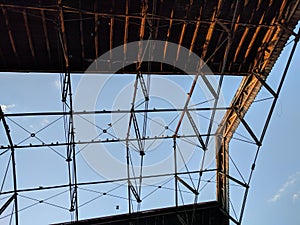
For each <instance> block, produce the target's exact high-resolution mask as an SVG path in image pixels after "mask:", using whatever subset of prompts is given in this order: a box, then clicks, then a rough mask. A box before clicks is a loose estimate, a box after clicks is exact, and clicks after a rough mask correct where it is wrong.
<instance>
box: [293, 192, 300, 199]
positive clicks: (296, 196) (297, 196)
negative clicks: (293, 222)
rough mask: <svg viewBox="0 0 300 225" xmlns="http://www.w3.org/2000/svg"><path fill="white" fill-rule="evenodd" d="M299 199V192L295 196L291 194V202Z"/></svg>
mask: <svg viewBox="0 0 300 225" xmlns="http://www.w3.org/2000/svg"><path fill="white" fill-rule="evenodd" d="M299 198H300V191H299V192H297V193H295V194H293V200H294V201H296V200H298V199H299Z"/></svg>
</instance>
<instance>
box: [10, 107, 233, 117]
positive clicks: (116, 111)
mask: <svg viewBox="0 0 300 225" xmlns="http://www.w3.org/2000/svg"><path fill="white" fill-rule="evenodd" d="M228 109H231V107H218V108H212V107H203V108H188V109H161V108H153V109H135V110H127V109H125V110H124V109H117V110H106V109H103V110H97V111H81V112H79V111H77V112H73V115H91V114H124V113H145V112H147V113H164V112H182V111H210V110H218V111H225V110H228ZM70 114H71V112H61V111H57V112H32V113H31V112H28V113H26V112H24V113H6V114H4V116H5V117H19V116H65V115H70Z"/></svg>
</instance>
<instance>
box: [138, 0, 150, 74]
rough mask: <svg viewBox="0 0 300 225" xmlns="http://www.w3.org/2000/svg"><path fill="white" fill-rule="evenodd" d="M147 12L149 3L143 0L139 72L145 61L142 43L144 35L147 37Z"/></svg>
mask: <svg viewBox="0 0 300 225" xmlns="http://www.w3.org/2000/svg"><path fill="white" fill-rule="evenodd" d="M147 10H148V1H147V0H143V1H142V19H141V26H140V34H139V38H140V42H139V53H138V67H137V69H138V70H139V68H140V67H141V64H142V61H143V59H142V55H143V44H142V42H141V41H142V40H143V39H144V35H145V27H146V20H147Z"/></svg>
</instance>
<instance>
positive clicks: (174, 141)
mask: <svg viewBox="0 0 300 225" xmlns="http://www.w3.org/2000/svg"><path fill="white" fill-rule="evenodd" d="M176 145H177V143H176V136H174V137H173V150H174V178H175V180H174V182H175V184H174V185H175V205H176V207H178V179H177V177H178V174H177V152H176V151H177V148H176Z"/></svg>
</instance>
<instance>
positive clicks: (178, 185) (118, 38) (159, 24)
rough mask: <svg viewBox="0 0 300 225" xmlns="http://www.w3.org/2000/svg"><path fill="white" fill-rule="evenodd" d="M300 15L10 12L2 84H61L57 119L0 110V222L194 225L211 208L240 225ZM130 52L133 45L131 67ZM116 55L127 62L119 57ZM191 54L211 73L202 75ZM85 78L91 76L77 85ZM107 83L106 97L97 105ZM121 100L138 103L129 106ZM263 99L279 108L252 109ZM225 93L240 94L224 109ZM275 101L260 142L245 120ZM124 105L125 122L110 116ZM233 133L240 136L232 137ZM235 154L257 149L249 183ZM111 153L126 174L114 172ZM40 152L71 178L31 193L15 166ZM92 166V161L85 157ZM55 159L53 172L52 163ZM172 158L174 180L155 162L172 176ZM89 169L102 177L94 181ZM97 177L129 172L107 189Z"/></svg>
mask: <svg viewBox="0 0 300 225" xmlns="http://www.w3.org/2000/svg"><path fill="white" fill-rule="evenodd" d="M299 3H300V1H298V0H294V1H275V0H274V1H242V0H240V1H239V0H237V1H189V2H186V1H181V0H177V1H130V0H126V1H117V0H115V1H110V2H109V3H108V2H106V3H104V2H103V1H101V2H100V1H93V0H89V1H61V0H58V1H54V0H50V1H45V2H42V1H38V0H35V1H2V2H1V4H0V5H1V10H2V11H1V12H0V17H1V19H0V33H1V35H0V40H1V41H0V59H1V60H0V70H1V71H2V72H5V73H4V74H3V75H5V76H14V75H13V74H9V73H11V72H28V71H30V72H51V73H53V74H52V75H51V76H53V77H55V79H56V78H57V77H58V78H59V79H60V87H61V89H60V91H61V93H60V100H61V101H62V103H61V108H62V110H56V108H55V109H54V110H50V111H34V112H14V113H10V112H7V111H4V110H3V109H1V108H0V109H1V111H0V119H1V123H2V125H3V126H2V127H3V129H2V131H1V132H2V133H1V134H3V136H5V137H6V139H4V138H3V137H1V139H0V141H1V142H0V150H1V152H0V159H1V162H4V163H3V165H5V166H4V167H3V168H2V167H1V169H3V170H2V171H3V172H1V181H2V182H1V183H2V185H1V190H0V196H1V199H0V203H1V208H0V221H1V220H2V221H4V222H8V223H10V224H13V223H14V224H23V223H27V222H28V221H25V220H24V222H23V220H22V219H23V218H24V217H27V218H28V215H30V214H26V210H27V209H31V208H39V209H38V210H37V211H34V212H35V213H41V215H43V216H45V215H47V213H45V211H43V210H42V209H41V208H42V207H41V206H48V207H50V208H52V207H55V208H58V209H59V210H61V211H62V212H64V213H63V215H62V216H60V214H59V213H57V214H55V212H53V216H55V217H56V215H57V217H56V218H55V219H54V220H51V221H50V220H47V222H59V220H64V221H68V220H69V221H70V223H71V222H74V221H78V220H81V219H87V218H89V217H91V216H93V217H95V216H97V217H98V216H104V215H107V214H114V213H115V211H114V210H111V209H105V207H106V208H109V207H108V206H109V205H110V204H116V205H117V206H116V210H118V212H120V213H127V214H128V215H134V213H137V212H140V211H143V210H148V209H153V208H154V209H157V208H161V207H166V206H174V207H175V209H179V208H180V207H182V206H184V205H193V206H192V210H191V211H189V212H188V213H186V214H184V213H182V214H180V213H178V214H177V217H176V221H177V222H176V223H178V224H195V223H196V222H197V216H196V214H197V213H196V212H198V211H197V207H198V205H199V204H200V203H203V202H208V201H213V202H216V204H217V206H218V209H220V210H221V211H222V213H223V216H225V218H226V219H225V220H222V219H221V220H219V221H218V222H216V223H218V224H220V223H222V224H228V223H229V221H231V222H233V223H235V224H241V223H242V218H243V214H244V210H245V206H246V200H247V195H248V190H249V185H250V181H251V178H252V174H253V171H254V168H255V164H256V161H257V156H258V153H259V151H260V149H261V146H262V142H263V139H264V137H265V134H266V131H267V128H268V125H269V123H270V120H271V117H272V114H273V111H274V108H275V105H276V102H277V100H278V96H279V94H280V91H281V89H282V85H283V82H284V80H285V78H286V75H287V73H288V68H289V66H290V64H291V61H292V57H293V55H294V52H295V49H296V46H297V43H298V41H299V32H298V33H295V32H294V31H293V29H294V28H295V26H296V24H297V22H298V20H299V18H300V4H299ZM290 36H293V41H292V42H293V47H292V50H291V53H290V56H289V58H288V61H287V63H286V66H285V69H284V70H283V71H282V75H281V76H279V75H278V78H277V79H278V80H279V82H278V87H277V88H273V87H271V85H269V84H268V82H267V77H268V75H269V74H270V72H271V69H272V68H273V66H274V64H275V62H276V60H277V59H278V57H279V55H280V53H281V51H282V50H283V48H284V47H285V46H286V45H288V44H290V43H292V42H289V43H287V42H288V39H289V37H290ZM135 41H139V42H135ZM130 43H136V45H135V49H136V50H137V51H136V52H134V54H133V53H132V51H131V47H130ZM160 44H162V46H160ZM175 44H176V45H175ZM120 46H121V47H120ZM174 46H176V48H174ZM116 47H119V50H120V49H121V52H120V51H118V54H115V53H116V51H115V49H116ZM183 47H185V48H183ZM185 50H186V51H187V52H188V53H189V54H188V55H185V54H184V51H185ZM193 54H194V57H195V56H197V57H199V59H201V60H203V61H200V60H199V61H198V62H197V63H195V61H193V60H194V59H193V57H192V56H193ZM157 55H161V56H162V60H160V61H158V60H157V59H156V57H157ZM99 57H100V60H96V59H99ZM197 59H198V58H197ZM94 60H96V61H94ZM92 62H94V63H93V64H92ZM170 62H172V63H170ZM193 63H194V64H195V65H194V64H193ZM204 63H205V64H204ZM116 64H117V67H116V66H115V65H116ZM191 64H192V65H194V66H192V67H189V65H191ZM206 65H207V66H208V67H207V66H206ZM114 68H119V69H118V70H114ZM185 68H189V69H188V70H187V71H184V69H185ZM191 68H192V69H191ZM84 71H87V74H88V75H85V76H82V75H79V74H81V73H83V72H84ZM111 73H114V74H113V75H111ZM24 76H26V75H24ZM34 76H46V75H45V74H36V75H34ZM78 77H80V78H81V80H80V81H79V82H78ZM85 77H89V78H85ZM93 77H94V78H95V77H98V78H97V79H99V80H97V79H95V80H93V79H94V78H93ZM107 77H109V79H111V80H109V79H108V78H107ZM212 77H213V79H215V80H212ZM84 79H91V81H90V82H89V83H88V85H90V86H84V87H85V88H84V90H85V91H84V92H86V93H82V92H80V85H82V84H84V82H85V81H84ZM232 79H237V82H240V84H239V86H238V88H237V89H235V88H233V87H232V86H231V85H228V82H229V83H230V82H231V80H232ZM123 80H126V81H124V82H123ZM101 82H102V83H101ZM118 82H120V83H118ZM122 82H123V83H122ZM103 83H105V84H107V86H101V88H102V89H101V88H100V89H101V91H102V92H99V85H102V84H103ZM226 83H227V86H226ZM162 84H163V85H165V86H162ZM167 84H171V85H170V86H168V85H167ZM97 85H98V86H97ZM114 85H115V86H114ZM74 86H76V88H74ZM126 88H127V89H130V92H129V93H130V95H128V94H125V95H124V96H122V95H123V93H125V92H124V90H125V91H126ZM164 88H166V90H162V89H164ZM202 88H204V89H205V90H206V92H205V91H204V90H203V89H202ZM261 89H263V90H266V91H267V92H268V95H270V96H271V97H267V98H264V99H256V98H257V96H258V95H259V91H260V90H261ZM157 90H161V92H158V91H157ZM97 91H98V92H99V93H94V92H97ZM224 92H232V93H233V95H232V96H231V97H232V100H231V99H230V100H231V102H230V103H229V104H228V103H227V105H226V104H225V103H224V102H223V101H222V98H223V93H224ZM87 93H88V94H87ZM103 93H105V94H103ZM127 93H128V92H127ZM157 93H160V95H159V94H157ZM37 94H38V93H37ZM80 94H83V96H84V97H85V98H83V99H84V100H82V99H81V95H80ZM95 94H98V95H99V96H100V97H99V96H98V97H99V99H100V100H99V101H98V100H97V99H96V100H95V103H94V105H92V106H93V107H94V108H89V107H87V108H85V107H84V106H85V105H86V106H87V105H88V104H85V101H86V102H89V101H92V100H93V99H92V97H90V96H93V95H95ZM172 96H175V98H176V97H178V96H180V97H178V98H177V99H175V100H174V99H173V98H172ZM114 97H115V98H114ZM159 98H160V99H159ZM78 99H79V100H78ZM162 99H165V100H162ZM170 99H172V100H170ZM267 100H269V101H270V102H271V103H270V107H269V108H268V109H266V108H264V111H265V113H266V117H265V120H264V122H263V123H262V126H261V132H259V135H258V133H257V131H255V130H254V129H252V128H251V125H252V124H251V123H250V122H249V121H247V118H246V112H247V111H248V110H249V108H250V106H251V104H252V103H253V102H255V101H267ZM45 101H47V100H45ZM116 101H119V105H120V106H121V107H123V108H116V106H117V107H119V105H116V104H115V102H116ZM166 101H167V103H166ZM168 101H169V102H168ZM82 102H84V104H83V103H82ZM172 104H173V105H172ZM174 105H175V106H174ZM88 106H89V105H88ZM176 106H178V107H176ZM253 107H255V106H253ZM220 116H221V117H220ZM32 118H35V119H39V118H47V119H49V120H50V121H51V122H49V121H48V122H47V124H44V125H43V126H42V127H40V128H39V129H37V130H36V131H32V130H33V128H30V125H29V124H27V122H26V120H28V119H32ZM157 118H161V119H157ZM218 118H221V119H220V120H218ZM161 120H162V121H163V122H162V121H161ZM82 124H84V125H82ZM120 124H121V125H120ZM151 126H154V127H155V126H156V128H155V129H154V130H153V129H152V128H151ZM239 127H243V130H244V132H243V134H240V133H239V132H237V129H238V128H239ZM51 129H52V130H51ZM151 129H152V130H151ZM91 130H92V131H95V133H91V132H90V131H91ZM21 131H22V132H23V133H22V132H21ZM43 132H46V134H44V135H43V134H42V133H43ZM185 132H187V133H185ZM93 134H96V135H94V136H93ZM82 138H83V139H82ZM15 140H17V142H16V141H15ZM232 140H238V141H240V142H243V143H248V144H249V145H250V146H253V147H254V148H255V152H254V161H253V162H252V161H251V159H249V165H250V168H251V170H250V172H249V173H248V174H244V173H243V172H241V171H240V169H239V168H238V166H237V162H236V161H237V160H238V159H235V158H234V154H232V153H231V151H230V143H231V141H232ZM153 146H154V147H153ZM212 148H213V150H212ZM97 149H98V150H97ZM104 151H106V152H109V153H110V154H111V155H112V156H113V157H115V158H117V160H119V162H121V164H122V165H123V167H118V166H117V164H112V165H110V164H106V158H105V157H106V156H105V154H104ZM33 152H42V153H41V154H47V155H44V157H49V162H46V161H45V162H44V163H45V165H46V164H47V163H49V164H50V165H51V166H52V167H53V165H55V166H54V167H56V166H57V167H58V168H63V167H64V168H65V170H64V173H63V174H60V173H59V174H51V172H52V171H57V170H56V168H53V170H48V171H47V170H44V169H41V171H44V172H41V173H43V176H49V177H48V178H47V179H46V180H48V181H49V184H47V185H43V184H40V185H38V186H34V185H36V183H35V182H33V183H34V185H30V182H29V184H28V183H27V181H26V179H29V180H31V179H32V180H35V178H34V177H30V175H28V174H27V177H26V178H25V180H24V179H21V177H20V175H19V174H26V173H25V172H23V171H22V170H24V171H25V170H26V169H25V168H20V167H19V166H18V165H19V161H18V160H17V159H18V158H19V160H21V159H22V160H23V157H25V155H26V154H27V155H28V156H29V157H33V155H34V153H33ZM44 152H47V153H44ZM89 152H93V154H92V158H91V156H88V155H85V154H88V153H89ZM212 152H213V157H212V158H209V157H211V156H210V154H211V153H212ZM53 153H54V155H55V156H56V157H57V158H55V159H53V157H52V156H51V154H53ZM82 154H83V156H82ZM98 154H100V157H99V155H98ZM101 154H103V155H101ZM93 156H94V157H95V158H94V159H93ZM89 157H90V158H89ZM97 157H98V158H99V160H100V161H99V162H98V161H97V160H98V158H97ZM50 158H51V160H53V161H51V160H50ZM84 158H85V159H84ZM166 158H167V159H168V158H170V160H171V161H170V162H172V163H171V164H170V163H165V164H166V170H163V169H161V170H155V169H153V168H155V166H157V165H159V164H158V163H157V162H155V161H162V165H161V168H164V167H163V164H164V160H165V159H166ZM207 158H208V159H207ZM94 160H95V162H94ZM207 160H209V161H207ZM86 161H87V162H88V163H90V166H91V167H93V169H94V170H95V171H97V172H98V173H99V174H97V175H95V174H94V172H93V169H91V168H87V167H86ZM166 162H169V161H166ZM23 165H25V164H23ZM60 165H64V166H63V167H61V166H60ZM97 165H99V168H100V169H99V168H98V167H97ZM102 165H103V166H102ZM151 165H152V167H151ZM153 165H154V166H153ZM41 166H43V165H41ZM246 166H248V165H246ZM148 167H149V168H150V169H149V170H147V169H148ZM47 168H48V167H47ZM101 168H106V169H108V170H114V169H115V170H117V168H121V171H117V172H119V174H118V175H116V176H111V177H107V176H105V175H104V174H103V173H101ZM159 168H160V167H159ZM231 168H233V169H231ZM123 169H124V170H123ZM45 171H46V173H45ZM56 176H57V179H56V178H55V177H56ZM9 181H11V182H10V183H9ZM236 187H238V188H239V190H241V192H242V199H241V200H240V202H239V203H238V206H235V205H234V201H233V200H232V196H231V193H230V188H236ZM212 196H213V197H212ZM58 197H60V198H58ZM102 199H103V200H102ZM115 199H117V200H115ZM149 199H151V200H149ZM208 204H209V203H208ZM95 207H99V210H98V208H95ZM120 207H121V209H120ZM47 210H48V209H46V211H47ZM185 210H186V212H187V209H185ZM237 211H238V212H237ZM82 212H83V213H82ZM158 212H160V211H159V210H158ZM22 214H23V215H24V216H23V217H22ZM161 214H163V215H167V214H168V213H167V212H164V211H161ZM69 217H71V219H68V218H69ZM20 218H21V219H20ZM48 219H49V218H48ZM87 223H90V224H96V223H97V221H95V222H94V223H93V220H92V219H91V220H89V221H87Z"/></svg>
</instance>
